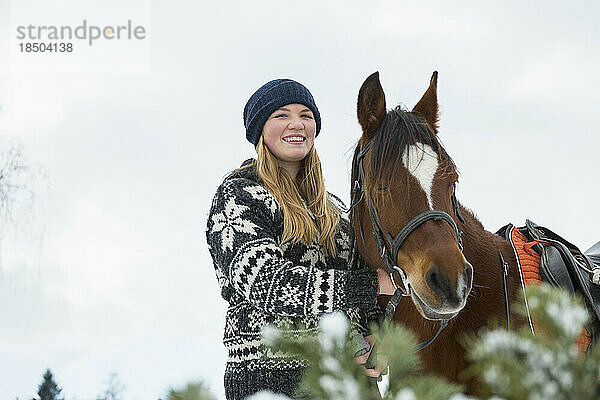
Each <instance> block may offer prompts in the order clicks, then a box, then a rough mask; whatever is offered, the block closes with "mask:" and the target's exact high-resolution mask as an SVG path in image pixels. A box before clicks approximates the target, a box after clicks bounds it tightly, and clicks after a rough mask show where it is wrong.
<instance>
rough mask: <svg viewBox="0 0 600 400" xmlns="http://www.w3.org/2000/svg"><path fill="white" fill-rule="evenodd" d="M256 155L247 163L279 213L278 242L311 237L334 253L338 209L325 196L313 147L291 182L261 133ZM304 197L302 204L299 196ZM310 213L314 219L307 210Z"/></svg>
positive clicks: (331, 254)
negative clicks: (280, 231)
mask: <svg viewBox="0 0 600 400" xmlns="http://www.w3.org/2000/svg"><path fill="white" fill-rule="evenodd" d="M256 152H257V159H256V161H255V162H254V163H252V164H250V165H248V167H250V166H255V167H256V172H257V173H258V177H259V178H260V179H261V181H262V182H263V183H264V185H265V186H266V188H267V190H268V191H269V192H270V193H271V194H272V195H273V196H274V197H275V199H276V200H277V203H278V204H279V208H280V209H281V212H282V213H283V236H282V237H281V243H285V242H288V241H289V242H291V243H297V242H300V241H302V242H304V243H305V244H310V243H312V241H313V240H314V239H315V238H318V240H319V243H321V245H322V246H323V248H324V249H325V254H327V255H328V256H332V257H333V256H335V255H336V254H337V248H336V244H335V235H336V233H337V229H338V223H339V221H340V211H339V210H338V209H337V207H336V206H335V205H334V204H333V203H332V202H331V200H329V197H328V196H327V191H326V190H325V183H324V180H323V172H322V170H321V160H320V159H319V156H318V155H317V151H316V150H315V147H314V146H313V148H312V149H311V150H310V152H309V153H308V154H307V155H306V157H304V159H302V161H301V163H300V170H299V171H298V176H297V177H296V178H297V179H296V180H297V182H298V183H296V182H294V180H293V179H292V177H291V176H290V175H289V173H288V172H287V171H286V170H285V168H282V167H280V166H279V165H278V163H277V158H276V157H275V156H274V155H273V153H271V151H270V150H269V148H268V147H267V145H266V143H265V142H264V141H263V137H262V136H261V137H260V138H259V140H258V144H257V145H256ZM303 198H304V200H305V201H306V207H305V205H304V202H303V201H302V199H303ZM307 207H308V210H310V213H312V215H313V216H314V218H315V219H314V221H313V219H312V218H311V217H310V215H309V212H308V211H307Z"/></svg>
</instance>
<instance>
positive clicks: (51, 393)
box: [37, 369, 64, 400]
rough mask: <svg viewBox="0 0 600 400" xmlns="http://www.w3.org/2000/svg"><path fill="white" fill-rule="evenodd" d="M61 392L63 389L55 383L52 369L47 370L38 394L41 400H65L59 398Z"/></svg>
mask: <svg viewBox="0 0 600 400" xmlns="http://www.w3.org/2000/svg"><path fill="white" fill-rule="evenodd" d="M61 391H62V389H61V388H59V387H58V385H57V384H56V382H54V377H53V376H52V372H50V369H47V370H46V372H45V373H44V380H43V381H42V383H41V384H40V385H39V386H38V392H37V393H38V396H40V400H64V399H62V398H60V397H59V395H60V392H61Z"/></svg>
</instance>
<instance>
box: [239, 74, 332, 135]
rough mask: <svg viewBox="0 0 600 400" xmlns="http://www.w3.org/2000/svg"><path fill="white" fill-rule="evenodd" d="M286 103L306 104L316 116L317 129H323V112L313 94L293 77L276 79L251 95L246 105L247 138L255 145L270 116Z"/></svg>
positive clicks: (245, 125) (317, 133) (245, 124)
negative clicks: (320, 112)
mask: <svg viewBox="0 0 600 400" xmlns="http://www.w3.org/2000/svg"><path fill="white" fill-rule="evenodd" d="M286 104H304V105H305V106H306V107H308V108H309V109H310V110H311V111H312V112H313V116H314V117H315V123H316V125H317V131H316V133H315V137H316V136H318V135H319V131H320V130H321V114H319V109H318V108H317V105H316V104H315V99H313V97H312V94H310V92H309V91H308V89H307V88H306V87H304V86H303V85H302V84H300V83H298V82H296V81H293V80H291V79H275V80H272V81H270V82H267V83H265V84H264V85H262V86H261V87H260V89H258V90H257V91H256V92H254V94H253V95H252V96H251V97H250V99H249V100H248V102H247V103H246V107H244V127H246V139H248V141H249V142H250V143H252V144H253V145H254V146H256V144H257V143H258V139H259V138H260V135H261V134H262V130H263V126H264V125H265V122H267V119H269V116H270V115H271V114H273V113H274V112H275V111H276V110H278V109H279V108H281V107H283V106H285V105H286Z"/></svg>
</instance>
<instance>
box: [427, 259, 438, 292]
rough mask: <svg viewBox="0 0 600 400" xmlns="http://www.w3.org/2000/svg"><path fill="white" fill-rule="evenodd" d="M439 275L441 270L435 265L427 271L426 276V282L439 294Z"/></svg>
mask: <svg viewBox="0 0 600 400" xmlns="http://www.w3.org/2000/svg"><path fill="white" fill-rule="evenodd" d="M439 273H440V268H439V267H438V266H437V265H434V266H433V267H431V268H430V269H429V271H427V275H426V276H425V281H426V282H427V284H428V285H429V287H430V288H431V290H433V291H434V292H437V291H438V289H440V282H439V278H438V276H439Z"/></svg>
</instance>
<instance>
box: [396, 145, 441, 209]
mask: <svg viewBox="0 0 600 400" xmlns="http://www.w3.org/2000/svg"><path fill="white" fill-rule="evenodd" d="M402 162H403V163H404V166H405V167H406V169H407V170H408V172H410V173H411V174H412V176H414V177H415V178H416V179H417V181H419V183H420V184H421V188H422V189H423V191H424V192H425V195H426V196H427V203H429V209H430V210H433V199H432V197H431V188H432V187H433V177H434V176H435V173H436V171H437V169H438V155H437V153H436V152H435V151H433V149H432V148H431V146H429V145H427V144H422V143H417V144H413V145H410V146H408V148H407V149H406V151H405V152H404V154H403V155H402Z"/></svg>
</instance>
